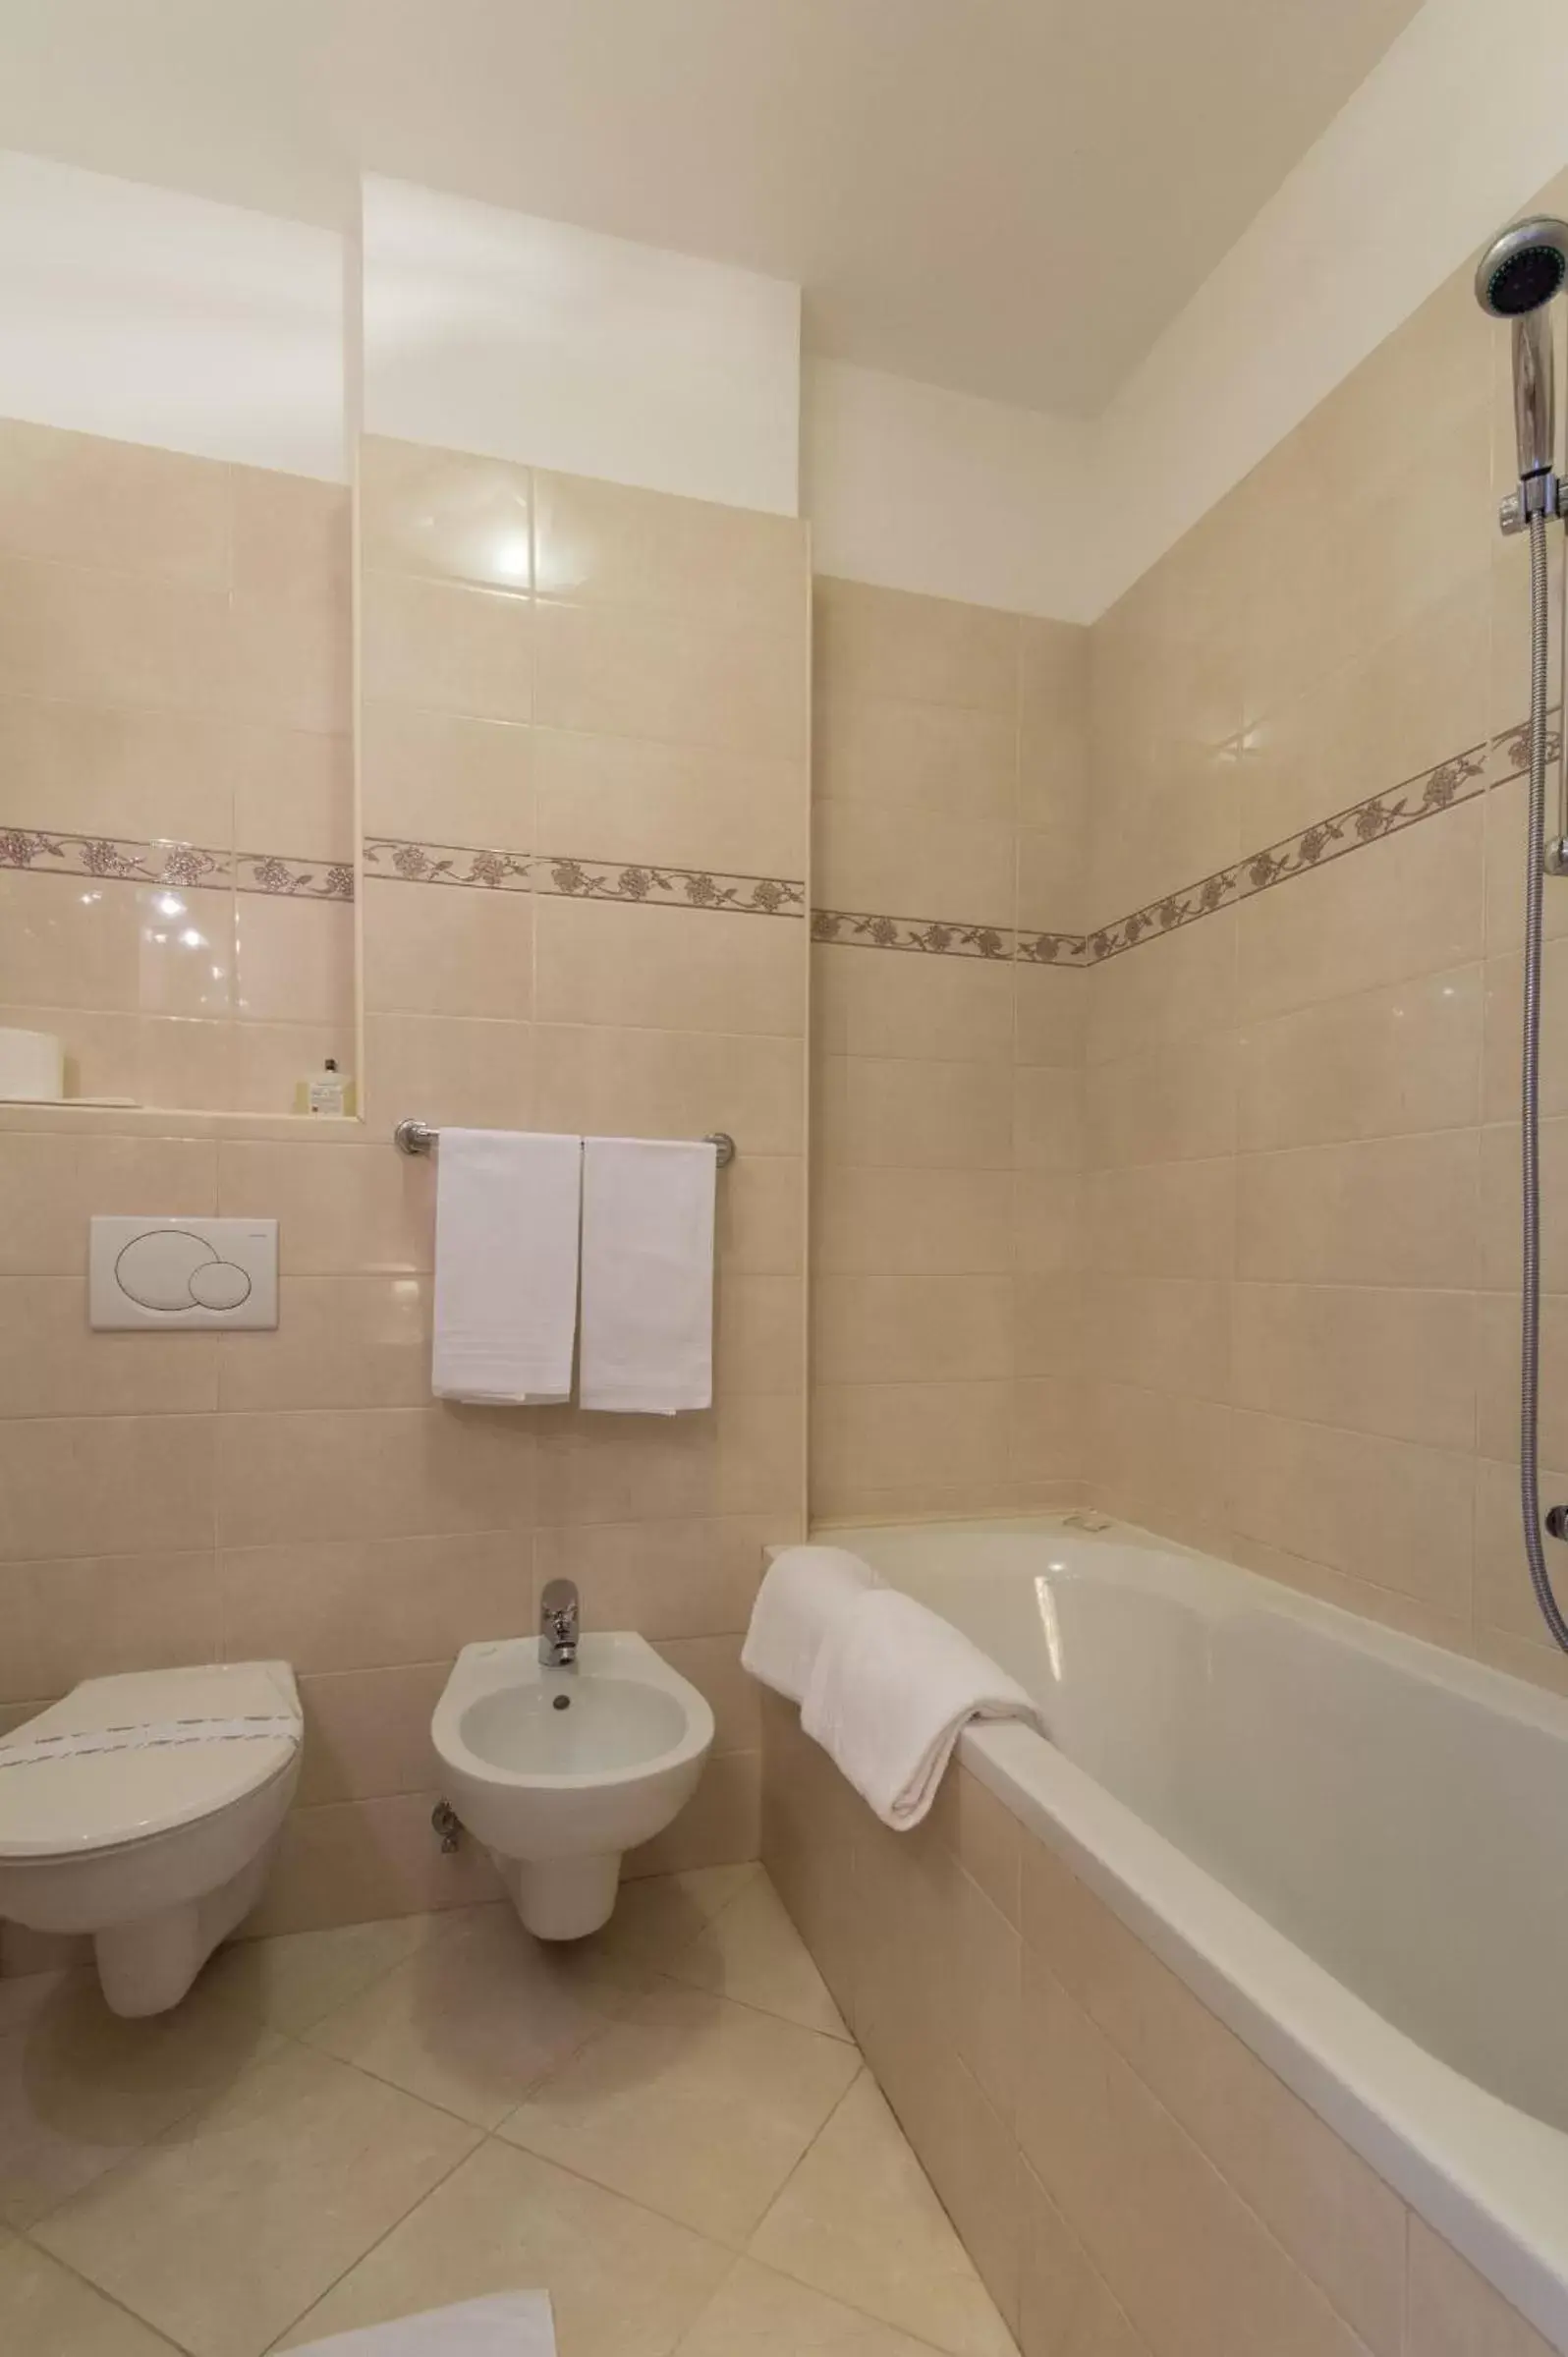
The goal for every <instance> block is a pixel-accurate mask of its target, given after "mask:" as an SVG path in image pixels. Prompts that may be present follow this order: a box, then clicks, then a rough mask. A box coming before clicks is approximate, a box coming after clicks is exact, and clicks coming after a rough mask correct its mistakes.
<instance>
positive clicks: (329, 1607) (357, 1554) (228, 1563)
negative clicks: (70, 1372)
mask: <svg viewBox="0 0 1568 2357" xmlns="http://www.w3.org/2000/svg"><path fill="white" fill-rule="evenodd" d="M212 1585H213V1591H214V1594H215V1596H216V1599H217V1607H218V1616H219V1622H220V1630H221V1653H222V1657H223V1658H224V1659H225V1660H229V1661H244V1660H252V1659H266V1658H269V1657H278V1656H281V1657H283V1658H284V1659H287V1660H290V1661H292V1662H293V1664H294V1666H295V1668H296V1669H297V1670H300V1671H303V1672H309V1671H324V1670H344V1669H362V1668H374V1667H377V1666H379V1665H382V1664H391V1663H397V1662H420V1661H440V1660H445V1659H448V1658H450V1656H453V1655H454V1654H456V1653H457V1651H458V1649H459V1647H460V1646H464V1645H472V1644H476V1643H477V1642H478V1641H479V1640H480V1639H483V1638H494V1637H520V1636H525V1635H527V1634H528V1632H529V1631H530V1630H531V1629H532V1628H534V1627H535V1626H536V1625H537V1614H536V1611H535V1608H534V1602H533V1594H532V1580H531V1578H530V1574H529V1568H528V1540H527V1537H526V1536H524V1535H520V1534H519V1533H517V1532H515V1531H509V1530H496V1531H468V1532H454V1531H444V1532H442V1533H441V1534H440V1535H439V1536H437V1537H434V1538H427V1539H408V1538H390V1539H375V1540H317V1539H311V1538H306V1539H301V1540H296V1541H288V1542H284V1543H280V1544H276V1545H271V1546H251V1547H229V1548H225V1549H224V1550H223V1551H222V1552H221V1553H220V1554H219V1555H218V1558H217V1564H216V1570H215V1573H214V1575H213V1579H212ZM600 1617H601V1619H602V1616H600Z"/></svg>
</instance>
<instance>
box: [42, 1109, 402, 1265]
mask: <svg viewBox="0 0 1568 2357" xmlns="http://www.w3.org/2000/svg"><path fill="white" fill-rule="evenodd" d="M49 1144H50V1146H51V1147H52V1146H53V1144H54V1141H52V1140H51V1141H49ZM103 1144H104V1145H105V1146H112V1147H115V1148H119V1147H122V1146H126V1147H131V1148H132V1151H131V1152H130V1153H129V1154H116V1155H113V1156H110V1155H109V1154H107V1153H106V1154H104V1155H103V1156H102V1160H103V1162H104V1163H105V1164H107V1165H108V1166H109V1169H106V1170H105V1178H104V1183H109V1170H111V1169H112V1168H113V1166H114V1164H115V1163H116V1162H119V1163H129V1165H130V1168H129V1169H128V1170H127V1172H126V1177H125V1179H124V1180H123V1181H122V1182H121V1191H122V1193H134V1194H135V1195H137V1196H139V1197H140V1196H145V1195H146V1194H147V1191H148V1190H149V1189H150V1190H152V1191H153V1194H154V1195H155V1194H156V1192H157V1190H158V1189H159V1187H163V1188H164V1189H165V1190H167V1188H168V1187H169V1185H170V1184H171V1183H172V1180H173V1177H174V1173H175V1172H176V1171H178V1170H179V1169H180V1168H181V1167H182V1165H183V1166H186V1167H190V1168H191V1169H192V1171H193V1177H192V1179H191V1180H190V1181H188V1182H187V1186H188V1187H190V1186H193V1185H195V1183H196V1176H195V1174H196V1172H206V1171H209V1170H210V1169H211V1168H212V1167H213V1165H214V1164H215V1166H216V1171H217V1180H216V1186H215V1189H214V1193H215V1195H216V1201H215V1202H196V1201H192V1202H190V1203H187V1202H185V1201H183V1200H179V1201H174V1202H173V1203H172V1207H173V1208H174V1209H176V1210H186V1209H191V1210H203V1209H205V1210H212V1209H216V1210H221V1211H222V1212H223V1213H224V1214H225V1215H226V1216H231V1217H232V1216H240V1217H244V1216H246V1215H247V1214H250V1215H252V1216H256V1217H265V1216H268V1215H273V1216H275V1217H276V1218H277V1221H278V1262H279V1266H280V1268H281V1270H282V1272H283V1274H284V1275H285V1276H288V1275H290V1274H294V1275H299V1276H333V1275H347V1274H350V1273H352V1272H354V1271H357V1270H364V1271H379V1272H382V1273H388V1274H405V1273H410V1272H413V1271H416V1270H428V1269H429V1268H431V1267H432V1266H433V1265H434V1262H433V1256H432V1244H433V1212H434V1207H435V1189H434V1183H433V1180H432V1176H431V1172H430V1170H429V1168H428V1166H427V1165H426V1164H424V1163H422V1162H419V1161H415V1160H412V1159H411V1158H410V1157H409V1156H407V1155H405V1154H398V1153H389V1152H388V1151H387V1150H386V1146H385V1143H384V1141H380V1140H378V1141H377V1142H376V1143H375V1144H373V1145H370V1144H361V1143H360V1141H359V1136H358V1134H357V1133H351V1135H350V1137H349V1138H348V1139H347V1140H341V1141H340V1140H338V1139H334V1140H332V1142H331V1143H327V1142H326V1140H325V1139H322V1140H319V1141H318V1140H317V1139H316V1138H315V1137H313V1136H311V1135H310V1134H309V1133H307V1135H306V1136H305V1137H304V1138H302V1139H300V1140H299V1141H297V1142H296V1141H292V1140H291V1141H290V1142H289V1143H288V1144H279V1143H276V1142H268V1141H263V1140H260V1139H254V1140H244V1139H234V1140H231V1139H225V1140H224V1141H223V1142H222V1144H221V1145H219V1146H216V1147H214V1146H212V1145H210V1144H209V1145H196V1144H191V1145H171V1146H161V1145H160V1146H159V1147H158V1149H157V1150H156V1154H154V1153H153V1152H152V1150H151V1149H150V1148H149V1147H148V1146H144V1145H143V1144H142V1142H141V1141H140V1140H138V1141H135V1142H134V1144H133V1142H131V1141H126V1140H112V1141H104V1142H103ZM323 1154H330V1155H331V1157H332V1158H331V1162H330V1164H324V1163H323V1162H322V1161H321V1159H320V1157H321V1156H322V1155H323ZM34 1159H35V1161H36V1162H37V1163H38V1164H39V1165H40V1167H41V1168H42V1169H44V1170H52V1169H53V1167H54V1166H55V1163H56V1162H57V1160H58V1156H56V1155H53V1154H52V1153H51V1154H50V1155H49V1156H44V1155H42V1154H38V1155H35V1156H34ZM97 1160H98V1156H97V1152H96V1142H95V1143H94V1150H93V1165H94V1166H95V1165H96V1163H97ZM142 1164H144V1165H145V1166H146V1175H145V1177H140V1175H139V1176H138V1177H137V1179H136V1181H135V1184H134V1185H133V1183H132V1179H131V1172H132V1171H133V1170H139V1169H140V1166H141V1165H142ZM90 1167H91V1166H89V1174H88V1175H89V1176H90ZM162 1168H167V1169H168V1171H169V1174H170V1175H169V1178H168V1179H165V1178H163V1177H161V1176H160V1169H162ZM111 1207H113V1208H115V1209H120V1208H124V1209H128V1210H141V1209H151V1208H153V1207H154V1203H153V1202H152V1201H144V1202H143V1201H131V1202H126V1203H121V1202H119V1201H115V1202H114V1203H113V1204H112V1206H111ZM51 1224H52V1225H53V1224H54V1223H51ZM60 1224H61V1225H63V1224H64V1223H63V1222H61V1223H60ZM41 1249H43V1250H45V1251H46V1252H47V1253H49V1254H50V1256H51V1257H56V1256H58V1255H59V1254H60V1253H62V1252H63V1251H64V1250H65V1249H66V1244H65V1239H64V1237H63V1236H57V1237H56V1239H55V1240H53V1241H51V1242H50V1243H49V1244H47V1245H45V1246H43V1247H42V1248H41Z"/></svg>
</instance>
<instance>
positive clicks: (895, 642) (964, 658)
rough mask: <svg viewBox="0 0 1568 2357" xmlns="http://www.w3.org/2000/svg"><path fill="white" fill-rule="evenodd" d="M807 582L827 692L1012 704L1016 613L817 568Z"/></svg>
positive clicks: (999, 706)
mask: <svg viewBox="0 0 1568 2357" xmlns="http://www.w3.org/2000/svg"><path fill="white" fill-rule="evenodd" d="M813 589H814V597H813V611H814V617H815V625H816V639H815V678H816V681H817V683H818V684H819V687H820V689H821V690H822V692H823V693H824V694H826V695H827V696H829V697H836V696H839V695H841V694H853V695H857V696H885V697H895V698H902V699H905V700H907V701H911V702H917V703H939V704H956V705H958V706H960V707H961V708H963V709H967V710H973V711H989V712H1001V713H1007V714H1009V715H1011V714H1012V712H1013V711H1014V709H1015V708H1016V698H1017V693H1018V635H1019V620H1018V617H1017V615H1015V614H1007V613H1000V612H996V611H994V610H992V609H991V608H989V607H986V606H979V605H960V604H957V603H956V602H954V601H953V600H952V599H950V598H943V597H923V596H918V595H915V594H914V593H912V592H911V591H909V590H906V589H873V588H871V587H869V586H868V584H866V583H864V582H852V581H837V580H833V579H831V578H827V577H823V576H821V575H818V577H817V579H816V581H815V583H814V585H813Z"/></svg>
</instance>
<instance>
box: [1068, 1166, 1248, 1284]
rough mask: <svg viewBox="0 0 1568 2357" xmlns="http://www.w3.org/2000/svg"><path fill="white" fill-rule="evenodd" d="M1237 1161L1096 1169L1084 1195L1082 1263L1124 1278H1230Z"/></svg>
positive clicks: (1232, 1260)
mask: <svg viewBox="0 0 1568 2357" xmlns="http://www.w3.org/2000/svg"><path fill="white" fill-rule="evenodd" d="M1235 1249H1236V1164H1235V1162H1234V1160H1232V1159H1231V1158H1230V1157H1229V1156H1223V1157H1219V1158H1217V1159H1215V1160H1213V1161H1207V1162H1149V1163H1144V1164H1135V1165H1134V1166H1132V1167H1131V1168H1128V1169H1122V1170H1097V1171H1095V1173H1094V1175H1093V1181H1092V1185H1090V1186H1087V1187H1086V1188H1085V1191H1084V1262H1085V1265H1086V1267H1088V1268H1091V1269H1105V1270H1114V1271H1117V1272H1120V1273H1123V1274H1126V1275H1135V1274H1141V1275H1146V1276H1188V1277H1211V1278H1215V1277H1227V1276H1229V1275H1230V1274H1231V1271H1232V1268H1233V1266H1234V1256H1235Z"/></svg>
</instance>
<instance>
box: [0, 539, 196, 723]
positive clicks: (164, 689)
mask: <svg viewBox="0 0 1568 2357" xmlns="http://www.w3.org/2000/svg"><path fill="white" fill-rule="evenodd" d="M0 617H3V618H4V623H5V633H4V636H5V653H4V657H3V658H0V691H3V692H4V693H6V694H11V695H22V696H41V697H59V698H65V699H67V700H70V701H82V702H88V703H96V704H129V705H140V706H154V707H162V708H166V709H168V708H172V709H176V710H184V711H197V712H203V711H204V712H212V711H223V710H225V709H228V708H229V698H230V693H231V683H232V668H231V663H230V659H229V658H230V651H231V645H230V638H229V613H228V596H227V593H226V592H224V591H220V590H214V589H194V588H187V587H185V586H184V585H183V584H179V583H173V582H164V581H138V580H136V579H134V578H132V577H131V576H129V575H121V574H114V573H108V572H97V571H88V570H87V569H85V568H84V567H77V566H69V565H55V564H34V563H24V562H21V561H20V560H18V559H16V558H0Z"/></svg>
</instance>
